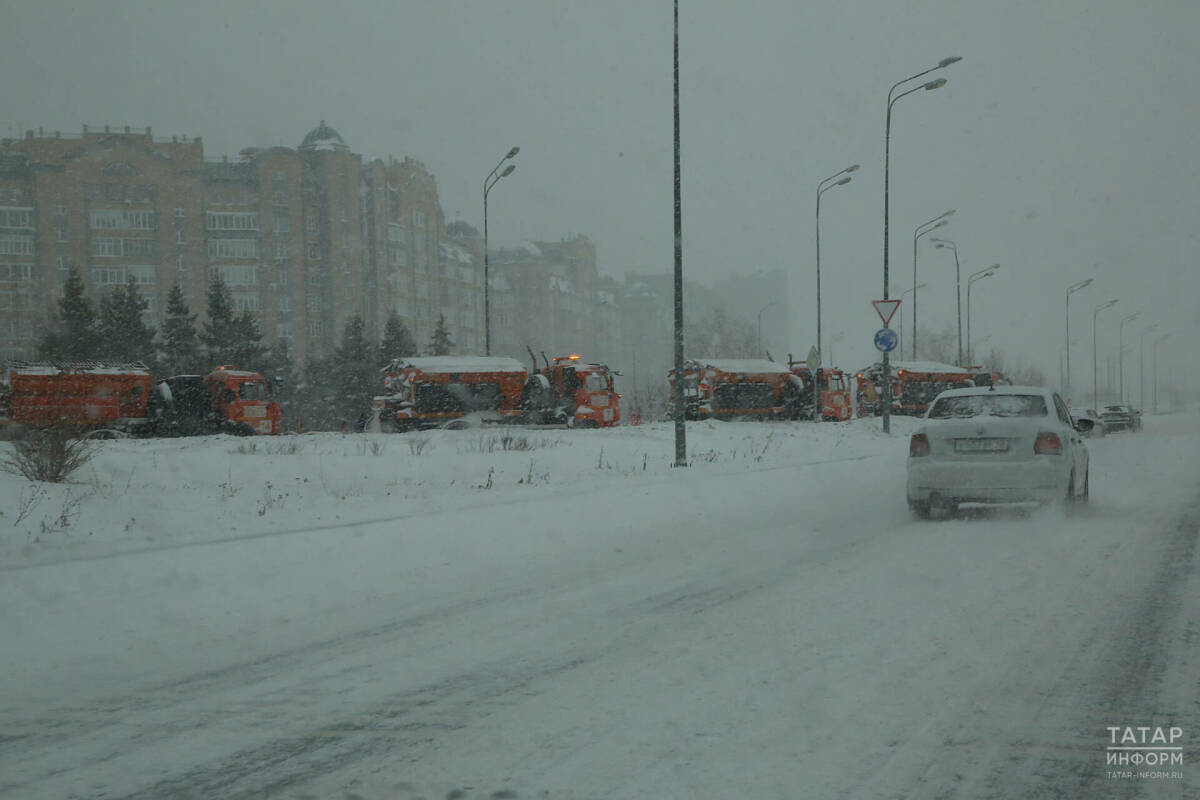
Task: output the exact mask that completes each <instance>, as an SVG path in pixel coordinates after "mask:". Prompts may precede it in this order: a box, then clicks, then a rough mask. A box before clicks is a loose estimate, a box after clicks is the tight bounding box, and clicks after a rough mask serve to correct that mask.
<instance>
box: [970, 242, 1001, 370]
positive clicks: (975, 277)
mask: <svg viewBox="0 0 1200 800" xmlns="http://www.w3.org/2000/svg"><path fill="white" fill-rule="evenodd" d="M998 269H1000V265H999V264H992V265H991V266H990V267H988V268H987V269H981V270H979V271H978V272H972V273H971V274H970V275H969V276H967V361H969V362H971V363H972V364H974V363H975V358H974V355H973V353H972V352H971V285H972V284H974V283H975V281H981V280H983V279H984V278H990V277H992V276H993V275H995V274H996V270H998Z"/></svg>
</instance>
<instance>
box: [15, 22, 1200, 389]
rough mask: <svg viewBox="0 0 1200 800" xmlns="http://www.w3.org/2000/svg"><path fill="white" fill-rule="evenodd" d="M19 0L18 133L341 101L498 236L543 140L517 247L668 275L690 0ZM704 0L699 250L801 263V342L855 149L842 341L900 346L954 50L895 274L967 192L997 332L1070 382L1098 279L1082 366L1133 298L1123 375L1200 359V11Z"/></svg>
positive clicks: (696, 98) (846, 347)
mask: <svg viewBox="0 0 1200 800" xmlns="http://www.w3.org/2000/svg"><path fill="white" fill-rule="evenodd" d="M6 6H7V9H6V11H5V15H4V16H5V22H4V25H3V27H2V28H0V74H4V75H5V76H7V80H6V81H5V93H4V94H5V98H6V100H5V101H4V104H3V106H2V109H3V110H2V111H0V133H3V134H4V135H11V134H12V133H14V132H17V131H19V130H21V129H22V128H30V127H33V128H36V127H38V126H42V127H45V128H47V129H61V130H63V131H64V132H70V133H73V134H77V133H78V132H79V131H80V129H81V126H82V124H83V123H88V124H92V125H103V124H110V125H114V126H121V125H131V126H135V127H144V126H146V125H149V126H151V127H152V128H153V129H154V131H155V133H156V134H157V135H171V134H186V135H188V136H196V135H200V136H203V137H204V141H205V150H206V154H207V155H208V157H209V158H219V157H220V156H221V155H222V154H224V153H227V154H229V155H230V156H231V157H236V154H237V152H238V151H239V150H240V149H242V148H243V147H246V146H249V145H276V144H284V145H287V146H291V147H295V146H296V145H298V144H299V142H300V140H301V138H302V137H303V136H304V134H305V133H306V132H307V131H308V130H309V129H310V128H312V127H313V126H314V125H315V124H316V123H317V121H318V120H320V119H325V120H327V121H328V122H329V124H330V125H332V126H333V127H335V128H336V129H337V130H338V131H340V132H341V134H342V136H343V137H344V138H345V140H346V143H347V144H348V145H349V146H350V147H351V148H352V149H353V150H354V151H356V152H359V153H362V154H363V155H364V157H376V156H381V157H386V156H387V155H389V154H391V155H394V156H396V157H401V156H405V155H409V156H412V157H414V158H417V159H418V160H421V161H423V162H424V163H425V164H426V165H427V166H428V168H429V169H430V170H431V171H432V172H433V173H434V174H435V175H436V177H437V179H438V187H439V191H440V194H441V200H442V207H443V209H444V210H445V212H446V216H447V219H448V220H450V219H455V218H462V219H465V220H467V221H469V222H471V223H472V224H474V225H476V226H480V225H481V221H482V199H481V186H482V181H483V178H484V176H485V175H487V174H488V172H489V171H491V169H492V167H493V166H495V164H496V162H497V161H498V160H499V159H500V158H501V156H503V155H504V153H505V152H506V151H507V150H508V148H510V147H511V146H513V145H519V146H520V147H521V152H520V155H519V156H518V157H517V159H516V163H517V171H516V172H515V173H514V174H513V175H512V176H510V177H508V178H506V179H505V180H504V182H503V183H502V184H500V185H499V186H498V187H497V188H496V189H495V190H494V191H493V192H492V194H491V196H490V200H491V202H490V204H489V206H490V207H489V227H490V231H489V233H490V238H491V242H492V244H493V245H511V244H516V243H518V242H519V241H520V240H522V239H552V240H553V239H559V238H561V237H562V236H565V235H567V234H570V233H583V234H586V235H587V236H589V237H590V238H591V239H592V240H593V241H595V243H596V245H597V249H598V255H599V259H600V265H601V270H602V271H604V272H608V273H611V274H614V275H617V276H619V275H621V274H622V273H623V272H624V271H625V270H627V269H632V270H642V271H650V272H666V271H669V270H670V269H671V267H672V263H673V250H672V246H673V238H672V236H673V234H672V224H673V223H672V183H671V181H672V110H671V97H672V95H671V92H672V84H671V63H672V62H671V58H672V54H671V2H670V0H658V2H651V0H604V1H603V2H598V1H597V0H503V1H501V0H427V1H423V0H407V1H406V2H405V1H403V0H393V1H392V2H366V1H365V0H363V1H361V2H360V1H358V0H343V2H328V1H327V0H326V1H323V2H310V1H309V0H271V1H270V2H254V1H253V0H232V1H227V0H208V2H204V3H172V2H161V0H159V2H153V3H151V2H118V1H116V0H105V2H74V3H71V2H62V1H61V0H37V2H34V0H27V1H26V2H14V1H13V0H10V2H9V3H7V4H6ZM680 15H681V60H682V68H681V72H682V75H681V81H682V139H683V187H684V196H683V219H684V269H685V271H686V272H687V273H688V274H689V275H691V276H693V277H696V278H699V279H712V278H714V277H717V276H722V275H726V274H729V273H731V272H739V271H751V270H756V269H759V268H782V269H786V270H788V271H789V274H790V275H791V276H792V277H793V281H792V287H791V295H792V296H791V298H790V299H791V302H792V313H793V321H792V334H793V340H794V341H793V342H791V343H789V345H790V346H789V348H788V349H790V350H792V351H794V352H799V353H802V352H806V351H807V348H808V346H809V345H810V344H812V343H813V342H814V341H815V322H814V317H815V300H814V299H813V287H814V286H815V271H814V253H815V241H814V210H815V192H816V186H817V183H818V182H819V181H820V180H821V179H822V178H825V177H827V176H829V175H831V174H833V173H835V172H837V171H838V170H840V169H841V168H842V167H844V166H847V165H849V164H852V163H861V164H862V168H861V169H860V170H859V171H858V172H856V173H854V176H853V181H852V182H851V183H850V184H849V185H846V186H840V187H837V188H835V189H832V190H830V191H829V192H828V193H826V194H824V195H823V199H822V211H821V215H822V229H821V243H822V253H821V256H822V259H821V260H822V284H823V298H824V302H823V317H824V337H825V338H826V339H827V340H832V339H833V338H834V337H836V336H838V335H839V334H841V335H842V336H843V337H844V338H843V339H842V340H841V342H840V343H839V344H838V345H837V347H838V353H837V357H838V360H839V361H842V362H845V363H844V365H845V366H847V367H855V366H861V365H863V364H866V363H869V362H870V361H871V360H873V359H874V358H875V356H876V355H877V354H876V353H875V351H874V349H873V347H872V346H871V337H872V334H873V333H874V331H875V330H876V328H878V327H879V325H878V319H877V318H876V317H875V315H874V312H873V311H872V309H871V307H870V302H869V301H870V300H873V299H878V298H879V297H881V295H882V290H883V255H882V250H883V161H884V158H883V155H884V117H885V110H886V97H887V91H888V88H889V87H890V86H891V85H892V84H893V83H895V82H896V81H898V80H900V79H901V78H904V77H906V76H908V75H912V74H914V73H917V72H920V71H922V70H924V69H926V68H928V67H930V66H933V65H934V64H936V63H937V62H938V61H939V60H940V59H941V58H943V57H946V56H951V55H958V56H962V57H963V61H961V62H959V63H957V64H955V65H953V66H951V67H949V68H947V69H945V70H941V71H938V72H936V73H934V74H933V75H931V76H930V77H945V78H946V79H947V80H948V81H949V82H948V84H947V85H946V86H945V87H943V88H941V89H938V90H937V91H934V92H924V91H921V92H916V93H914V94H912V95H909V96H907V97H905V98H903V99H901V100H900V101H899V102H898V103H897V104H896V106H895V108H894V113H893V122H892V137H891V154H892V159H891V160H892V171H891V184H890V185H891V231H892V239H891V259H890V260H891V286H890V288H891V294H892V295H893V296H897V295H898V294H899V293H900V292H901V291H903V290H904V289H907V288H909V287H910V286H911V285H912V269H913V265H912V233H913V229H914V227H915V226H916V225H917V224H919V223H921V222H923V221H925V220H927V219H930V218H931V217H934V216H937V215H938V214H940V213H941V212H943V211H945V210H947V209H949V208H955V209H957V214H956V215H955V216H954V218H953V222H952V224H951V225H950V226H949V227H948V228H946V229H944V232H945V234H946V235H947V236H949V237H952V238H953V239H954V240H955V241H956V242H957V245H958V249H959V254H960V256H961V259H962V289H963V303H964V306H965V303H966V287H967V276H968V274H969V273H971V272H974V271H976V270H979V269H983V268H985V267H987V266H989V265H990V264H992V263H1000V264H1001V265H1002V266H1001V269H1000V271H999V273H998V274H997V275H996V276H995V277H993V278H988V279H986V280H984V281H981V282H979V283H977V284H975V287H974V289H973V291H972V311H973V313H974V316H975V319H974V321H973V323H972V331H973V334H974V337H975V339H976V342H977V344H978V347H977V350H982V349H988V348H991V347H997V348H1000V349H1003V350H1005V351H1008V352H1010V353H1011V354H1012V355H1013V356H1016V357H1024V358H1029V359H1032V360H1034V361H1036V362H1037V363H1038V364H1040V365H1041V366H1042V367H1043V368H1044V369H1045V370H1046V372H1047V375H1048V376H1049V377H1050V378H1051V379H1052V380H1054V379H1057V377H1058V374H1059V359H1060V353H1061V351H1062V349H1063V344H1064V319H1063V318H1064V300H1065V288H1066V286H1067V285H1068V284H1070V283H1073V282H1075V281H1078V280H1081V279H1084V278H1088V277H1094V278H1095V279H1096V280H1095V284H1094V285H1093V286H1092V287H1089V288H1088V289H1085V290H1083V291H1081V292H1079V293H1077V294H1075V295H1073V296H1072V303H1071V311H1072V314H1071V324H1072V338H1073V340H1074V343H1073V345H1072V351H1071V356H1072V358H1071V360H1072V372H1073V373H1074V375H1075V377H1076V383H1077V384H1078V383H1084V382H1087V383H1089V384H1090V371H1091V355H1092V351H1091V323H1092V309H1093V308H1094V306H1095V305H1096V304H1098V303H1100V302H1103V301H1105V300H1108V299H1111V298H1118V299H1119V301H1120V302H1119V303H1118V305H1117V306H1116V307H1115V308H1113V309H1110V310H1108V311H1104V312H1101V316H1100V323H1101V324H1100V348H1099V354H1100V361H1101V370H1102V374H1103V369H1104V361H1105V359H1106V358H1107V357H1109V356H1110V355H1112V356H1113V357H1115V352H1116V348H1117V338H1118V323H1119V320H1120V318H1121V317H1122V316H1124V315H1126V314H1130V313H1134V312H1141V314H1142V316H1141V317H1140V318H1139V319H1137V320H1134V321H1131V322H1130V323H1128V324H1127V325H1126V326H1125V340H1126V343H1127V344H1128V343H1132V344H1133V345H1134V347H1133V352H1132V353H1131V355H1130V356H1127V359H1129V358H1132V359H1133V360H1132V361H1131V360H1127V361H1126V365H1125V369H1126V385H1127V387H1128V386H1130V384H1131V383H1132V378H1131V375H1136V370H1137V362H1136V359H1137V345H1138V343H1139V341H1140V338H1141V337H1140V334H1141V332H1142V330H1143V328H1144V325H1145V324H1148V323H1149V322H1157V323H1158V324H1159V325H1160V328H1161V330H1163V331H1173V332H1175V333H1174V335H1173V337H1172V338H1171V339H1169V340H1167V341H1166V342H1164V343H1163V344H1162V346H1161V347H1160V348H1159V358H1160V364H1162V363H1167V362H1168V361H1183V362H1185V363H1186V365H1187V366H1186V368H1185V371H1186V373H1187V374H1188V375H1189V376H1192V377H1195V375H1196V366H1195V364H1196V358H1195V357H1194V355H1193V346H1192V342H1193V341H1194V339H1195V338H1196V336H1197V334H1200V327H1198V326H1197V323H1198V322H1200V314H1198V313H1197V311H1196V307H1197V303H1200V276H1198V274H1197V268H1196V263H1195V262H1196V258H1195V253H1196V250H1197V244H1198V241H1197V239H1198V233H1197V210H1198V208H1200V205H1198V204H1197V201H1196V191H1197V187H1198V186H1200V180H1198V178H1200V175H1198V171H1200V167H1198V166H1197V165H1198V164H1200V161H1198V160H1197V159H1196V154H1197V152H1200V148H1198V147H1197V145H1198V144H1200V111H1198V108H1200V105H1198V104H1197V102H1196V91H1197V90H1196V78H1197V76H1198V75H1200V47H1197V45H1196V32H1197V31H1198V30H1200V3H1196V2H1195V0H1150V1H1149V2H1146V3H1131V2H1128V0H1089V1H1088V2H1084V1H1083V0H1054V1H1053V2H1046V0H1006V2H989V3H984V2H964V0H944V1H943V0H870V1H867V0H859V1H857V2H856V1H855V0H829V1H828V2H818V1H816V0H814V1H812V2H800V1H799V0H777V1H776V2H771V1H770V0H738V2H732V0H682V1H681V10H680ZM926 241H927V240H926V239H923V240H922V244H921V251H920V256H919V267H918V269H919V273H918V281H921V282H927V283H928V287H927V288H926V289H923V290H921V293H920V301H919V318H918V321H919V324H920V326H921V328H922V329H926V327H927V326H929V327H947V326H952V325H953V324H954V320H955V300H954V259H953V256H952V254H951V253H950V252H949V251H948V250H945V249H941V250H937V249H934V248H933V247H932V246H931V245H928V244H926V243H925V242H926ZM907 297H909V298H911V295H908V296H907ZM905 308H906V310H907V308H908V306H906V307H905ZM1118 312H1120V313H1118ZM907 319H908V321H907V322H906V326H907V327H908V328H911V318H910V317H908V318H907ZM906 332H907V331H906ZM1154 335H1155V334H1150V335H1148V336H1147V337H1146V350H1147V369H1149V366H1150V364H1151V362H1150V353H1151V351H1152V342H1153V337H1154ZM988 337H990V338H988ZM827 349H828V348H827ZM1081 373H1086V376H1087V379H1088V380H1087V381H1084V380H1083V379H1082V376H1081ZM1147 377H1148V376H1147ZM1134 399H1135V400H1136V399H1137V398H1136V397H1135V398H1134Z"/></svg>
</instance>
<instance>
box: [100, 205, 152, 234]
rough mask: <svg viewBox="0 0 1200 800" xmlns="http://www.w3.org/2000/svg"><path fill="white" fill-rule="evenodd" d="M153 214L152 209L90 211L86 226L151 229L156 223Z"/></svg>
mask: <svg viewBox="0 0 1200 800" xmlns="http://www.w3.org/2000/svg"><path fill="white" fill-rule="evenodd" d="M155 216H156V215H155V213H154V212H153V211H123V210H120V211H119V210H104V211H90V212H88V227H89V228H93V229H114V228H116V229H123V230H141V231H152V230H154V228H155V224H156V219H155Z"/></svg>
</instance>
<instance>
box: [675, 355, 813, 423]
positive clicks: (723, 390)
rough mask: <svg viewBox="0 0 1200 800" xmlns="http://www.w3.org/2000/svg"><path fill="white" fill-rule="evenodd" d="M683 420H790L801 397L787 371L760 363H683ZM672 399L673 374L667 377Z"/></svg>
mask: <svg viewBox="0 0 1200 800" xmlns="http://www.w3.org/2000/svg"><path fill="white" fill-rule="evenodd" d="M683 375H684V377H683V380H684V387H683V393H684V403H685V409H684V416H685V417H686V418H687V419H707V418H709V417H713V418H716V419H729V418H731V417H758V418H761V419H774V418H785V417H792V416H794V414H795V409H796V408H797V405H798V400H799V398H800V396H801V395H802V393H803V386H802V384H801V383H800V380H799V379H798V378H797V377H796V376H795V375H793V374H792V372H791V370H789V369H788V368H787V367H784V366H782V365H780V364H776V363H775V362H774V361H766V360H764V359H753V358H744V359H711V358H705V359H689V360H688V361H686V362H685V363H684V373H683ZM667 383H668V385H669V388H670V391H671V397H672V398H674V396H675V370H671V371H670V372H668V374H667Z"/></svg>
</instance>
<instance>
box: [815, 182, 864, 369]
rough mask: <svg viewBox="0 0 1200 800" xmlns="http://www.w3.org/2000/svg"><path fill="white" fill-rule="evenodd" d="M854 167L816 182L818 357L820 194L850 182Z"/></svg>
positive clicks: (820, 352) (819, 355)
mask: <svg viewBox="0 0 1200 800" xmlns="http://www.w3.org/2000/svg"><path fill="white" fill-rule="evenodd" d="M856 169H858V164H852V165H850V166H848V167H846V168H845V169H844V170H842V171H841V172H837V173H834V174H833V175H830V176H829V177H828V178H826V179H825V180H823V181H821V182H820V183H818V184H817V358H820V359H824V358H825V351H824V350H822V349H821V195H822V194H824V193H825V192H826V191H828V190H829V189H832V188H833V187H834V186H845V185H846V184H847V183H849V182H850V173H851V172H854V171H855V170H856ZM835 178H841V180H834V179H835Z"/></svg>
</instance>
